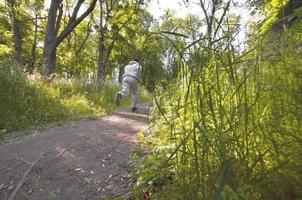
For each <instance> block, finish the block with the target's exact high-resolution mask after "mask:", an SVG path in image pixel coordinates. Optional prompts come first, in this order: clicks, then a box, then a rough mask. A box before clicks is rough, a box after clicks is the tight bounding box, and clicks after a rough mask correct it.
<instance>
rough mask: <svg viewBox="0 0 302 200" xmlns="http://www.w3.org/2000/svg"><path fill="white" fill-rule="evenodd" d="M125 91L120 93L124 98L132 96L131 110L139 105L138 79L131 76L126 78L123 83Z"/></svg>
mask: <svg viewBox="0 0 302 200" xmlns="http://www.w3.org/2000/svg"><path fill="white" fill-rule="evenodd" d="M122 86H123V89H122V90H121V91H119V92H118V93H120V94H121V95H122V98H125V97H128V96H129V94H130V95H131V100H132V103H131V108H135V107H136V104H137V98H138V92H137V79H135V78H133V77H131V76H125V77H124V78H123V82H122Z"/></svg>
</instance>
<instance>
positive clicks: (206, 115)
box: [134, 21, 302, 199]
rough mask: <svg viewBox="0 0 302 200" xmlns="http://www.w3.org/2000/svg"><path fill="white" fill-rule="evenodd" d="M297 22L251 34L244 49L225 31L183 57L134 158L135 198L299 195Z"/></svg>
mask: <svg viewBox="0 0 302 200" xmlns="http://www.w3.org/2000/svg"><path fill="white" fill-rule="evenodd" d="M301 25H302V22H301V21H300V22H299V23H296V24H295V25H294V26H293V27H292V28H291V29H289V30H288V32H286V33H282V34H279V35H278V36H276V35H277V34H274V33H272V34H268V37H263V35H260V36H259V35H254V37H253V38H251V40H253V41H254V43H253V45H254V46H252V47H251V50H248V49H247V50H246V52H245V53H242V54H240V55H238V53H237V52H236V51H235V50H234V46H233V45H232V43H230V42H228V39H226V40H223V42H222V44H224V45H225V48H224V47H221V46H219V45H213V46H214V47H215V50H213V51H210V50H209V49H206V50H200V51H198V53H199V54H203V55H206V59H204V60H201V59H197V60H195V61H194V60H191V58H189V59H188V60H187V59H185V58H183V57H181V56H179V60H180V62H179V63H180V67H181V69H182V71H181V74H180V78H179V80H178V82H173V83H172V84H171V85H170V86H169V87H167V88H166V90H163V89H162V88H158V89H157V93H156V95H155V99H154V104H155V105H156V107H155V108H154V110H153V114H152V116H153V119H152V124H151V127H152V129H151V133H150V135H149V136H148V137H147V138H146V141H145V144H146V145H148V146H149V148H148V149H150V150H149V152H148V155H147V156H144V157H143V159H139V157H140V156H139V155H136V156H134V158H135V159H134V162H135V163H136V169H137V175H138V176H139V177H138V181H137V184H136V186H137V188H136V191H137V193H136V196H135V197H137V198H138V199H140V198H141V199H143V198H145V196H146V193H147V196H148V198H151V199H299V198H301V197H302V193H301V188H302V182H301V180H302V171H301V166H302V157H301V153H300V152H301V151H302V148H301V147H302V145H301V144H302V143H301V142H302V138H301V132H302V126H301V122H302V118H301V116H302V104H301V102H302V96H301V91H302V82H301V80H302V79H301V76H302V68H301V66H302V61H301V58H300V57H301V56H300V55H301V36H302V31H301ZM271 35H274V37H273V38H272V37H270V36H271ZM272 41H273V42H272ZM268 44H269V45H268ZM204 51H206V52H204ZM191 53H194V51H192V52H191ZM190 55H191V54H190Z"/></svg>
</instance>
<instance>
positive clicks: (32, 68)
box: [28, 15, 38, 73]
mask: <svg viewBox="0 0 302 200" xmlns="http://www.w3.org/2000/svg"><path fill="white" fill-rule="evenodd" d="M37 36H38V15H35V32H34V41H33V46H32V49H31V63H30V66H29V69H28V71H29V72H30V73H32V72H33V71H34V69H35V64H36V49H37Z"/></svg>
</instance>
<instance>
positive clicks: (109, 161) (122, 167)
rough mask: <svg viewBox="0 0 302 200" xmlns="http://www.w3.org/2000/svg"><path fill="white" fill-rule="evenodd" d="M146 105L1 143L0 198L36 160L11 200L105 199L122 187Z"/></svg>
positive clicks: (125, 186) (144, 125)
mask: <svg viewBox="0 0 302 200" xmlns="http://www.w3.org/2000/svg"><path fill="white" fill-rule="evenodd" d="M147 114H148V106H147V105H140V106H139V111H138V112H136V113H131V112H129V111H123V110H121V111H117V112H115V113H113V114H112V115H109V116H105V117H102V118H99V119H94V120H83V121H77V122H73V123H70V124H68V125H65V126H63V127H56V128H49V129H46V130H44V131H42V132H41V133H35V134H32V135H28V136H24V137H18V138H15V139H11V140H10V141H9V142H8V143H6V144H1V145H0V199H1V200H2V199H9V197H10V195H11V194H12V192H13V191H14V190H15V189H16V187H17V186H18V183H20V180H22V177H23V176H24V174H25V173H26V171H27V170H28V169H29V168H30V167H31V165H32V163H33V161H35V160H36V159H37V158H39V157H40V156H41V155H42V157H40V158H39V159H38V161H37V163H36V164H35V165H34V166H33V167H32V169H31V170H30V172H29V174H28V175H27V176H26V179H24V180H25V182H24V183H23V184H22V186H21V187H20V189H19V190H18V191H17V194H16V196H15V199H20V200H21V199H22V200H23V199H31V200H42V199H43V200H46V199H60V200H61V199H66V200H77V199H81V200H82V199H104V198H105V197H106V196H112V195H115V194H117V193H121V192H123V191H126V190H127V189H128V188H129V185H130V184H129V180H128V178H127V177H126V176H127V174H128V172H129V168H128V162H129V156H130V152H131V150H132V149H133V148H134V147H135V146H136V140H137V136H136V133H137V132H139V131H142V132H143V131H145V130H146V129H147V121H148V115H147Z"/></svg>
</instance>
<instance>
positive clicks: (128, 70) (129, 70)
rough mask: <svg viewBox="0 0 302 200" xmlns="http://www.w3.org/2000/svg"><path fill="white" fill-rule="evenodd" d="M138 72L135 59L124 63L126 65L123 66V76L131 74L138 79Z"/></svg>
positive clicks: (138, 67) (137, 64)
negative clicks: (126, 63)
mask: <svg viewBox="0 0 302 200" xmlns="http://www.w3.org/2000/svg"><path fill="white" fill-rule="evenodd" d="M139 73H140V66H139V63H138V62H136V61H130V62H129V64H128V65H126V67H125V73H124V77H125V76H131V77H134V78H136V79H138V78H139Z"/></svg>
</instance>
